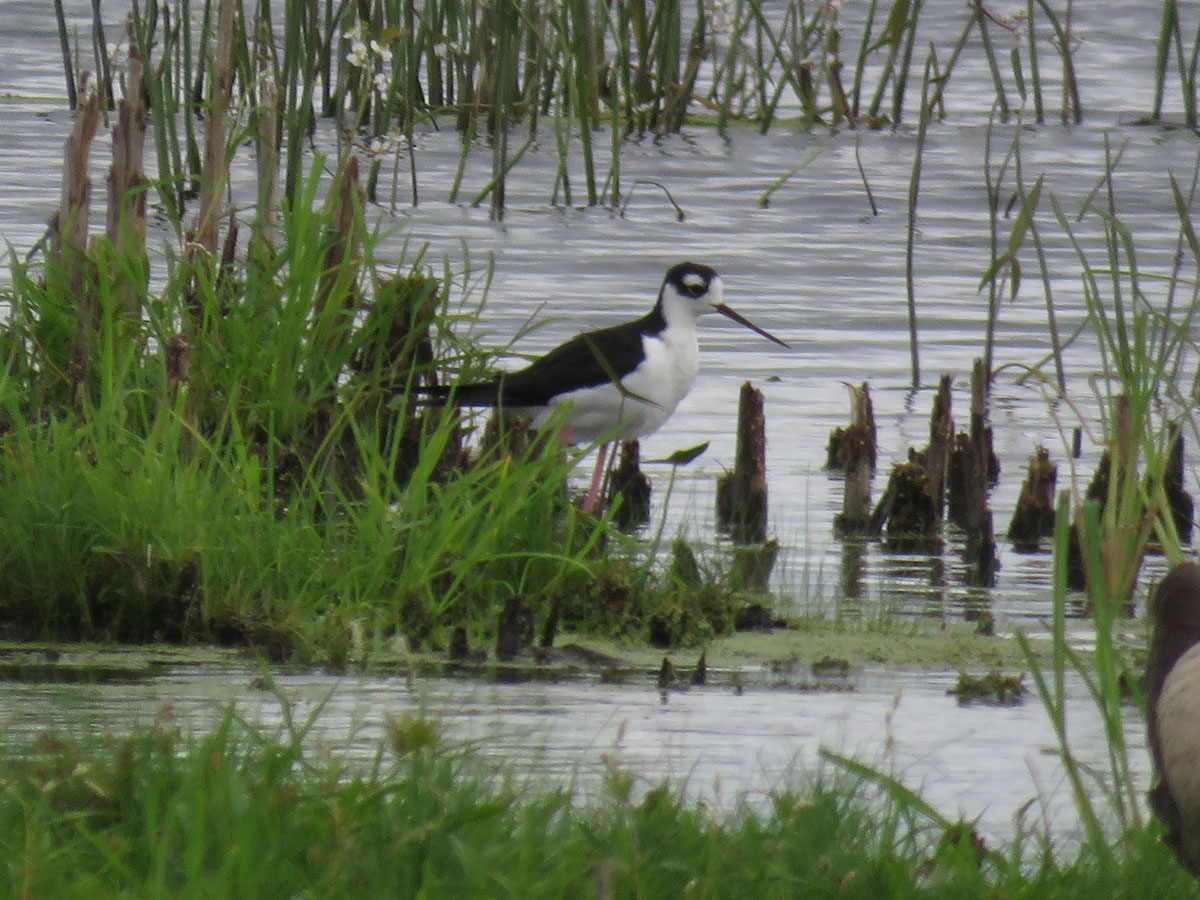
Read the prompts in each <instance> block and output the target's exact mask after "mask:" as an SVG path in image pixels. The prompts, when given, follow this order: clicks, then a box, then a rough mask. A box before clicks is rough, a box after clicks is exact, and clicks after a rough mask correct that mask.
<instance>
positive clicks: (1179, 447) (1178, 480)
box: [1163, 422, 1195, 544]
mask: <svg viewBox="0 0 1200 900" xmlns="http://www.w3.org/2000/svg"><path fill="white" fill-rule="evenodd" d="M1169 428H1170V433H1171V455H1170V458H1169V459H1168V460H1167V468H1166V471H1165V472H1164V473H1163V490H1164V491H1165V492H1166V495H1167V505H1168V506H1170V508H1171V517H1172V519H1173V520H1174V522H1175V534H1176V535H1177V536H1178V538H1179V542H1180V543H1181V544H1190V543H1191V542H1192V511H1193V510H1194V508H1195V504H1194V503H1193V502H1192V495H1191V494H1189V493H1188V492H1187V491H1186V490H1184V487H1183V484H1184V482H1183V431H1182V430H1181V429H1180V427H1179V423H1178V422H1172V423H1171V424H1170V426H1169Z"/></svg>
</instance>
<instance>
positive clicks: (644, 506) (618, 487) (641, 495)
mask: <svg viewBox="0 0 1200 900" xmlns="http://www.w3.org/2000/svg"><path fill="white" fill-rule="evenodd" d="M640 463H641V449H640V445H639V444H638V442H637V441H622V442H621V459H620V462H618V463H617V467H616V468H615V469H613V473H612V478H611V479H610V481H609V489H608V500H607V502H608V504H609V505H610V506H611V505H612V503H613V502H614V501H615V500H616V499H617V498H618V497H619V498H621V503H620V505H619V506H617V508H616V513H615V515H614V516H613V520H614V521H615V522H616V524H617V527H618V528H620V529H621V530H622V531H632V530H633V529H634V528H637V527H638V526H639V525H644V524H646V522H648V521H650V490H651V488H650V479H649V478H647V477H646V475H645V473H644V472H642V469H641V465H640Z"/></svg>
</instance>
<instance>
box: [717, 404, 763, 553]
mask: <svg viewBox="0 0 1200 900" xmlns="http://www.w3.org/2000/svg"><path fill="white" fill-rule="evenodd" d="M737 433H738V436H737V451H736V454H735V462H734V468H733V471H732V472H729V473H727V474H725V475H722V476H721V477H720V478H719V479H718V480H717V527H718V528H719V529H721V530H722V531H726V532H728V533H729V535H730V536H731V537H732V538H733V540H734V541H735V542H736V543H739V544H761V543H762V542H763V541H765V540H766V537H767V426H766V417H765V415H764V413H763V394H762V391H760V390H757V389H755V387H754V385H752V384H751V383H750V382H749V381H747V382H746V383H745V384H743V385H742V392H741V396H740V397H739V399H738V432H737Z"/></svg>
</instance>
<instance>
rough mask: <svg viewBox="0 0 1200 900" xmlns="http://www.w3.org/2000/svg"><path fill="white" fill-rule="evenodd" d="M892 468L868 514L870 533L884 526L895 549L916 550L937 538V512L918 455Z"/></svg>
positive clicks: (877, 531) (876, 532)
mask: <svg viewBox="0 0 1200 900" xmlns="http://www.w3.org/2000/svg"><path fill="white" fill-rule="evenodd" d="M909 456H910V458H909V461H908V462H902V463H896V464H895V465H894V466H892V474H891V475H890V476H889V478H888V483H887V487H886V488H885V489H884V492H883V496H882V497H880V498H879V503H878V504H877V505H876V506H875V511H874V513H873V514H872V515H871V523H870V531H871V533H873V534H879V533H880V532H882V531H883V530H884V526H885V525H886V527H887V541H888V544H890V545H891V546H893V547H895V548H898V549H919V548H921V547H924V546H927V545H928V543H929V541H930V540H932V539H934V538H935V536H936V531H937V525H938V519H939V516H938V513H937V510H936V509H935V508H934V503H933V493H932V491H930V489H929V476H928V475H927V474H926V472H927V470H926V467H925V465H924V462H923V461H922V460H921V457H920V454H917V453H912V452H910V454H909Z"/></svg>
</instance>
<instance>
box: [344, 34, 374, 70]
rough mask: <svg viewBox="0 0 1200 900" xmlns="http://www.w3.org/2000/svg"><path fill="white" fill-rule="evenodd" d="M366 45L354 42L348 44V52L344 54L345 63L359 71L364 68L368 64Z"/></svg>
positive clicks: (357, 41)
mask: <svg viewBox="0 0 1200 900" xmlns="http://www.w3.org/2000/svg"><path fill="white" fill-rule="evenodd" d="M368 59H369V57H368V54H367V45H366V44H364V43H363V42H362V41H359V40H355V41H353V42H351V44H350V52H349V53H347V54H346V62H348V63H350V65H352V66H357V67H358V68H360V69H363V68H366V65H367V62H368Z"/></svg>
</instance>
